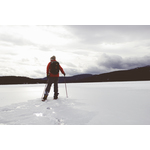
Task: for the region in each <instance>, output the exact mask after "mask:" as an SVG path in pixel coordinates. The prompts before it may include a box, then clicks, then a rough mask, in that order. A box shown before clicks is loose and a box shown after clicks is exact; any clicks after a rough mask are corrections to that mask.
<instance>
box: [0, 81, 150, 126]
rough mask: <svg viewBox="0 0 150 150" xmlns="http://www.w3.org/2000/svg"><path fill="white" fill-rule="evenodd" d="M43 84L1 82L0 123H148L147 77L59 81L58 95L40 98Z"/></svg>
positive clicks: (51, 93) (149, 99)
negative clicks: (44, 99) (9, 83)
mask: <svg viewBox="0 0 150 150" xmlns="http://www.w3.org/2000/svg"><path fill="white" fill-rule="evenodd" d="M44 87H45V85H44V84H25V85H0V124H11V125H14V124H15V125H21V124H25V125H150V117H149V114H150V98H149V97H150V81H138V82H107V83H106V82H101V83H100V82H99V83H68V84H67V90H68V96H69V98H66V92H65V85H64V84H59V93H60V94H59V99H58V100H53V86H52V88H51V92H50V95H49V97H48V100H47V101H45V102H42V101H41V96H42V93H43V90H44Z"/></svg>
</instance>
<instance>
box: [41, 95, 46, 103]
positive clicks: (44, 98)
mask: <svg viewBox="0 0 150 150" xmlns="http://www.w3.org/2000/svg"><path fill="white" fill-rule="evenodd" d="M45 100H47V95H46V94H44V97H43V99H42V101H43V102H44V101H45Z"/></svg>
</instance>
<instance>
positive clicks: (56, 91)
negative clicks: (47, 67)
mask: <svg viewBox="0 0 150 150" xmlns="http://www.w3.org/2000/svg"><path fill="white" fill-rule="evenodd" d="M52 83H54V92H55V94H57V93H58V77H49V78H48V84H47V87H46V89H45V94H46V95H48V94H49V92H50V89H51V85H52Z"/></svg>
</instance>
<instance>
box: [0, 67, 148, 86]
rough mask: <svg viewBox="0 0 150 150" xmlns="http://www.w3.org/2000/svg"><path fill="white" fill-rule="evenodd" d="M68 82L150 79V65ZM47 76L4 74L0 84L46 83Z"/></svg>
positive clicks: (88, 75) (88, 76) (81, 77)
mask: <svg viewBox="0 0 150 150" xmlns="http://www.w3.org/2000/svg"><path fill="white" fill-rule="evenodd" d="M65 79H66V82H67V83H77V82H110V81H144V80H150V66H145V67H140V68H135V69H131V70H121V71H114V72H109V73H103V74H99V75H91V74H81V75H75V76H71V77H65ZM46 81H47V78H42V79H32V78H28V77H16V76H3V77H0V84H35V83H46ZM59 83H64V77H60V78H59Z"/></svg>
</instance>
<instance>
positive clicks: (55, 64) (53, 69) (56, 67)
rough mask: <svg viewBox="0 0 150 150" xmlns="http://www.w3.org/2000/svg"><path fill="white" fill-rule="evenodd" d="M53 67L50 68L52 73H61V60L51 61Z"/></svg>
mask: <svg viewBox="0 0 150 150" xmlns="http://www.w3.org/2000/svg"><path fill="white" fill-rule="evenodd" d="M50 67H51V69H50V72H51V73H52V74H55V75H56V74H58V73H59V62H57V61H52V62H51V65H50Z"/></svg>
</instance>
